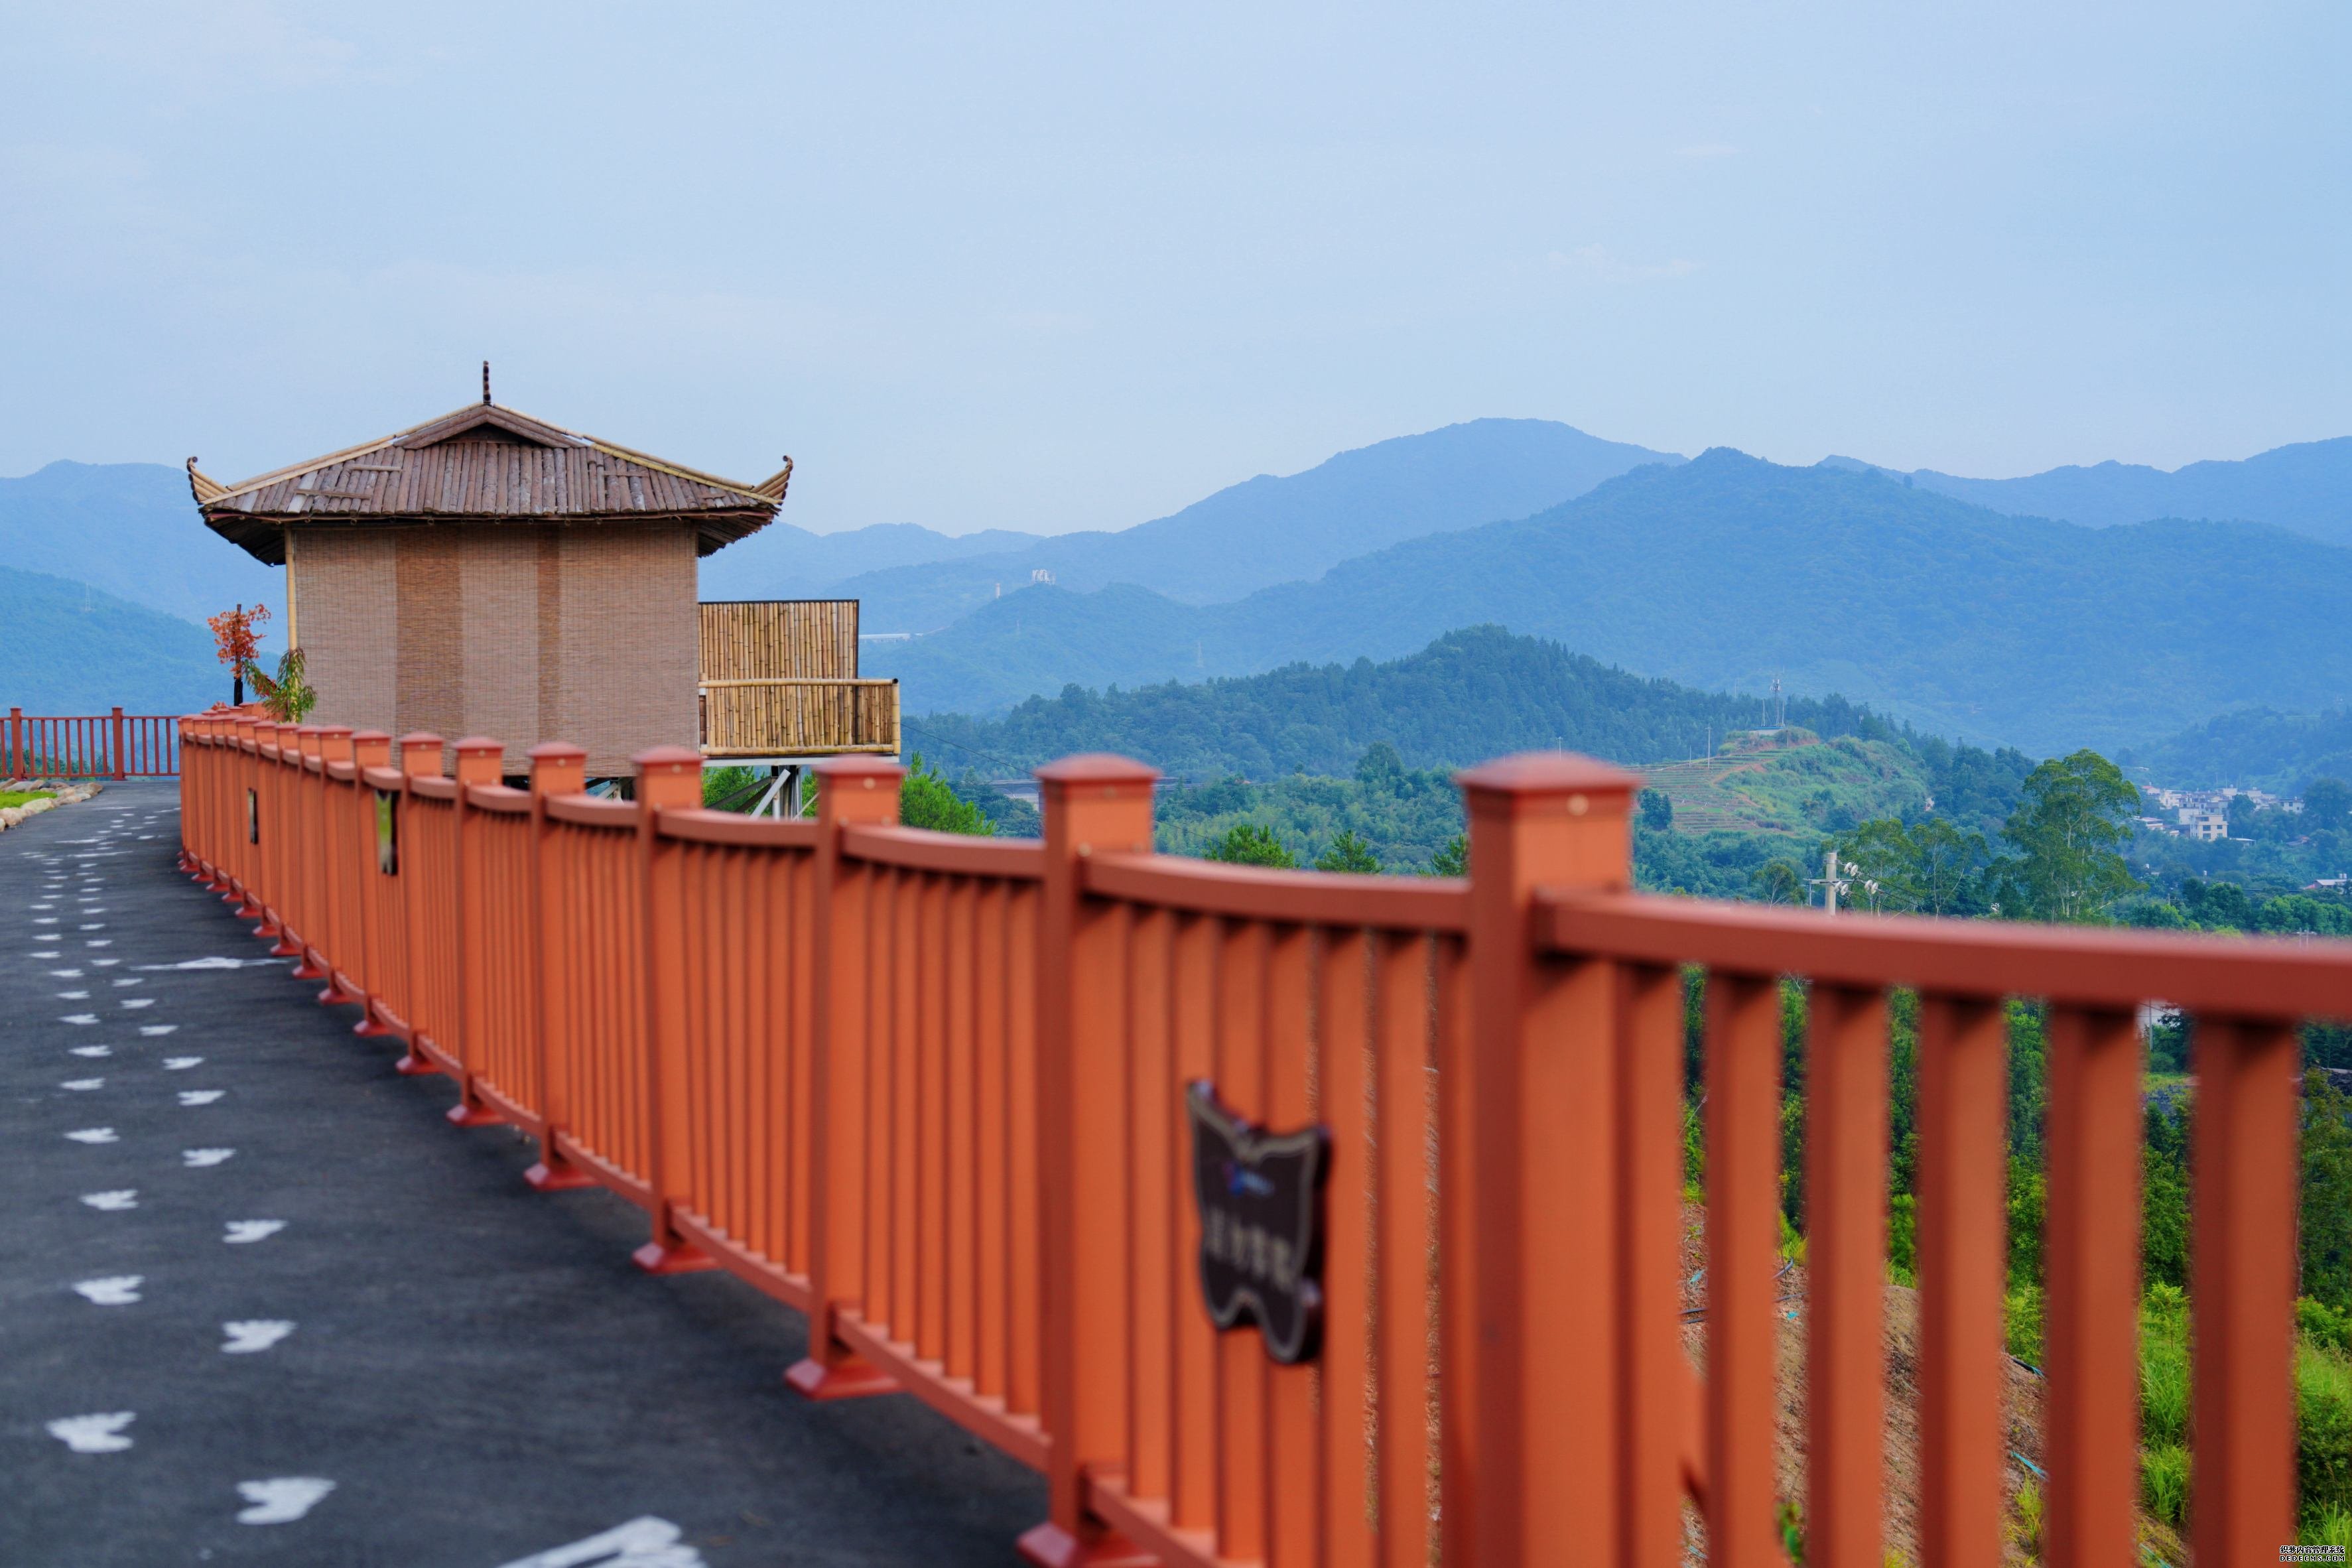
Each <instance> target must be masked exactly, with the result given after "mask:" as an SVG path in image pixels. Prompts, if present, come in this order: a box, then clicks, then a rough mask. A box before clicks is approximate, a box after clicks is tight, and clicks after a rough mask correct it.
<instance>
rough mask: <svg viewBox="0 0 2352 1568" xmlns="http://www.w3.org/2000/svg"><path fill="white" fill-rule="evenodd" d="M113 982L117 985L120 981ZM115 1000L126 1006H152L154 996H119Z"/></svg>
mask: <svg viewBox="0 0 2352 1568" xmlns="http://www.w3.org/2000/svg"><path fill="white" fill-rule="evenodd" d="M115 984H118V985H119V984H121V981H117V982H115ZM116 1000H117V1001H119V1002H121V1004H122V1005H124V1006H126V1007H152V1006H153V1005H155V998H153V997H152V996H121V997H117V998H116Z"/></svg>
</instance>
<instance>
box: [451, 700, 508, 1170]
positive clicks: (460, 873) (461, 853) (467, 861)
mask: <svg viewBox="0 0 2352 1568" xmlns="http://www.w3.org/2000/svg"><path fill="white" fill-rule="evenodd" d="M505 755H506V747H505V746H504V745H503V744H502V743H501V742H497V741H493V740H491V739H489V738H488V736H484V735H469V736H467V738H466V739H464V740H462V741H460V742H457V799H456V800H455V801H453V802H452V803H451V805H452V807H453V810H454V815H453V816H451V818H450V837H451V839H452V841H453V842H454V843H455V845H456V847H457V848H456V854H455V857H454V859H453V862H452V865H453V868H454V877H453V882H454V885H455V889H456V897H455V899H454V900H452V901H453V902H454V904H455V905H456V912H457V963H456V966H455V970H454V980H455V984H454V986H453V995H452V997H451V1002H452V1005H451V1007H450V1009H449V1016H448V1017H447V1018H446V1019H445V1020H443V1021H442V1022H441V1026H442V1027H443V1028H446V1029H447V1030H448V1031H449V1035H450V1037H449V1038H446V1039H441V1040H440V1044H441V1047H442V1048H443V1049H444V1050H445V1051H446V1052H447V1053H448V1054H449V1055H450V1056H451V1057H452V1058H455V1059H456V1061H457V1104H455V1105H453V1106H451V1107H450V1108H449V1121H450V1123H451V1125H453V1126H457V1127H486V1126H488V1125H490V1124H491V1123H493V1122H496V1121H498V1120H499V1115H498V1112H496V1111H494V1110H491V1109H490V1108H489V1107H488V1106H487V1105H485V1104H483V1103H482V1100H481V1096H480V1095H479V1094H478V1093H477V1092H475V1089H474V1077H475V1075H476V1074H477V1073H478V1072H480V1071H481V1068H482V1061H483V1056H484V1045H485V1042H486V1041H487V1040H488V1038H489V1031H490V1016H489V1000H490V987H489V985H488V984H487V983H486V974H487V970H486V967H485V966H486V965H487V963H488V962H489V958H490V953H491V932H490V931H489V929H488V907H489V901H488V896H487V889H486V888H485V886H484V879H485V878H486V877H487V876H488V871H489V856H488V853H487V850H488V846H487V845H485V844H484V843H483V834H482V829H481V828H480V826H478V824H477V823H476V822H475V820H474V817H475V812H474V809H473V802H472V800H471V798H470V797H469V796H468V795H467V791H468V790H470V789H472V788H473V786H474V785H476V784H497V783H498V782H499V777H500V776H501V775H500V768H501V766H502V760H503V758H504V757H505ZM436 1038H439V1037H437V1036H436Z"/></svg>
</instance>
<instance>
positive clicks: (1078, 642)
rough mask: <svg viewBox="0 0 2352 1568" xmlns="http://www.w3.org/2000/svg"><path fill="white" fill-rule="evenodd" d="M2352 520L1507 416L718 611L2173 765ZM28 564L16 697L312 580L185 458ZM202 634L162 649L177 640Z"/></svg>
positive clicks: (762, 578)
mask: <svg viewBox="0 0 2352 1568" xmlns="http://www.w3.org/2000/svg"><path fill="white" fill-rule="evenodd" d="M2347 498H2352V437H2347V438H2345V439H2341V440H2334V441H2322V442H2315V443H2308V444H2305V445H2302V446H2295V447H2280V448H2278V449H2277V450H2275V451H2272V452H2266V453H2263V454H2262V455H2261V456H2259V457H2256V458H2248V459H2246V460H2244V461H2242V462H2217V463H2195V464H2190V465H2189V466H2188V467H2186V468H2181V469H2179V470H2178V471H2176V472H2173V473H2164V472H2161V471H2159V470H2157V469H2153V468H2138V467H2131V466H2126V465H2122V464H2116V463H2104V464H2100V465H2097V466H2095V467H2092V468H2059V469H2053V470H2051V471H2050V472H2048V473H2045V474H2038V475H2032V476H2029V477H2026V478H2022V479H1993V480H1987V479H1960V478H1955V477H1953V476H1950V475H1945V474H1940V473H1936V472H1933V471H1930V470H1920V471H1918V472H1916V473H1913V474H1908V475H1903V474H1896V473H1894V472H1893V471H1892V470H1885V469H1878V468H1872V467H1871V466H1870V465H1867V464H1864V463H1860V462H1856V461H1854V460H1852V459H1847V458H1831V459H1827V460H1825V461H1824V462H1823V463H1822V464H1821V465H1818V466H1816V467H1815V468H1811V469H1792V468H1776V467H1774V466H1773V465H1770V464H1766V463H1761V462H1759V461H1757V460H1756V459H1753V458H1744V457H1741V456H1739V455H1738V454H1736V453H1730V452H1723V451H1718V452H1712V453H1709V454H1707V455H1706V458H1702V459H1700V460H1697V461H1695V462H1691V463H1687V464H1685V461H1684V459H1682V458H1679V457H1677V456H1676V455H1675V454H1673V453H1664V452H1655V451H1652V450H1649V449H1647V448H1644V447H1635V446H1628V445H1624V444H1621V443H1615V442H1609V441H1604V440H1601V439H1599V438H1597V437H1591V436H1589V435H1586V434H1584V433H1583V432H1581V431H1579V430H1575V429H1573V428H1571V427H1570V426H1565V425H1559V424H1555V423H1550V422H1546V421H1539V420H1508V419H1484V420H1475V421H1471V422H1469V423H1466V424H1463V425H1456V426H1447V427H1445V428H1444V429H1440V430H1434V431H1430V432H1427V433H1425V434H1423V435H1418V436H1411V437H1400V438H1398V439H1395V440H1391V441H1383V442H1380V443H1377V444H1375V445H1373V446H1370V447H1363V448H1361V449H1360V450H1356V451H1351V452H1345V453H1341V454H1339V456H1337V457H1335V458H1331V459H1330V460H1329V461H1328V462H1325V463H1323V464H1320V465H1318V466H1317V467H1316V468H1310V469H1307V470H1306V471H1304V472H1302V473H1297V474H1293V475H1290V476H1287V477H1284V478H1273V477H1267V476H1260V477H1259V478H1256V479H1250V480H1248V481H1245V482H1244V483H1242V484H1238V485H1234V486H1231V487H1229V488H1227V489H1223V490H1220V491H1218V492H1217V493H1216V494H1214V495H1212V496H1209V497H1207V498H1206V499H1204V500H1201V501H1199V502H1196V503H1194V504H1193V505H1192V506H1190V507H1186V508H1184V509H1183V510H1181V511H1178V512H1176V513H1173V514H1171V516H1168V517H1165V518H1161V519H1159V520H1156V521H1151V522H1147V523H1143V524H1140V525H1138V526H1136V527H1133V528H1129V529H1126V530H1123V531H1115V532H1086V533H1076V534H1066V535H1061V536H1056V537H1039V536H1036V535H1032V534H1028V533H1023V532H1017V531H1002V530H1000V531H990V532H987V533H982V534H971V535H964V536H961V537H956V536H950V535H947V534H944V533H940V532H937V531H932V530H929V529H926V528H921V527H918V526H915V525H913V524H894V525H888V526H884V527H875V528H866V529H859V530H855V531H847V532H843V533H835V534H829V535H818V534H814V533H810V532H807V531H803V530H801V529H798V528H794V527H792V526H790V525H789V524H778V525H774V526H772V527H771V528H769V529H768V530H766V531H763V532H762V533H761V534H759V535H755V536H754V537H753V538H752V539H751V540H750V541H747V542H744V543H741V544H739V545H736V546H734V547H732V548H730V549H729V550H726V551H723V552H719V554H718V555H716V556H713V557H711V558H710V559H709V560H708V561H706V562H705V563H704V564H703V569H702V571H703V592H704V594H705V595H706V596H709V597H714V598H717V597H802V596H831V595H852V596H857V597H860V598H862V599H864V601H865V605H866V609H865V615H864V617H863V618H864V625H865V629H866V630H867V631H869V632H889V631H909V632H929V631H931V630H932V629H933V628H944V629H941V630H939V631H938V632H937V634H936V635H932V636H927V637H920V638H919V639H918V640H916V641H914V642H912V643H902V644H888V643H882V644H874V643H869V644H868V645H867V653H866V663H867V668H868V671H869V673H897V674H900V675H902V676H904V677H905V679H907V681H908V691H907V700H908V710H909V711H910V712H914V713H917V714H920V713H923V712H927V711H935V710H947V709H960V710H972V711H1002V710H1004V709H1006V708H1008V707H1010V706H1012V705H1013V704H1014V703H1015V702H1017V701H1019V700H1021V699H1023V698H1024V697H1027V696H1029V695H1030V694H1032V693H1036V692H1049V693H1050V692H1056V691H1059V690H1060V689H1062V688H1063V687H1064V686H1065V685H1066V684H1069V683H1073V682H1075V683H1077V684H1079V685H1081V686H1087V687H1101V686H1104V685H1107V684H1108V683H1110V682H1114V681H1117V682H1121V683H1129V684H1132V683H1137V682H1150V681H1162V680H1167V679H1192V680H1198V679H1205V678H1206V677H1209V676H1211V675H1217V674H1243V673H1248V672H1252V671H1257V670H1264V669H1268V668H1276V667H1278V666H1280V665H1283V664H1286V663H1289V662H1292V661H1295V660H1297V659H1302V658H1305V659H1312V660H1324V659H1333V658H1338V659H1351V658H1358V657H1361V656H1367V655H1369V656H1374V657H1390V656H1394V655H1399V654H1402V653H1404V652H1407V651H1409V650H1411V649H1413V648H1417V647H1421V646H1423V644H1425V643H1426V642H1428V641H1429V639H1430V638H1432V637H1436V636H1439V635H1441V634H1443V633H1445V632H1448V631H1451V630H1453V629H1455V628H1458V627H1462V626H1471V625H1476V624H1480V623H1497V624H1501V625H1505V626H1508V627H1509V628H1510V629H1511V630H1513V631H1515V632H1524V633H1531V634H1536V635H1539V636H1543V637H1552V638H1556V639H1558V640H1559V641H1560V642H1561V643H1563V644H1564V645H1565V646H1566V647H1570V648H1573V649H1575V650H1577V651H1579V652H1580V653H1584V654H1588V655H1591V656H1593V657H1596V658H1602V659H1605V660H1609V661H1612V662H1615V663H1618V664H1622V666H1624V667H1625V668H1628V669H1632V670H1637V671H1640V672H1642V673H1643V675H1645V676H1655V677H1672V678H1674V679H1678V680H1682V681H1685V682H1690V683H1694V684H1696V685H1700V686H1705V687H1728V688H1734V689H1748V690H1757V689H1762V688H1763V687H1764V686H1765V685H1767V684H1769V680H1770V679H1772V677H1773V676H1774V675H1776V674H1777V675H1779V676H1780V678H1781V679H1783V681H1784V683H1785V685H1786V686H1787V687H1788V689H1790V690H1791V691H1794V692H1811V693H1815V694H1819V693H1823V692H1829V691H1839V692H1843V693H1844V694H1845V695H1846V696H1848V697H1850V698H1853V699H1854V700H1864V701H1868V702H1870V703H1871V704H1872V705H1873V706H1874V707H1875V708H1878V709H1879V710H1882V711H1885V712H1887V713H1889V714H1892V715H1894V716H1895V717H1896V718H1898V719H1909V720H1912V721H1916V722H1918V723H1920V724H1922V725H1924V726H1927V727H1931V728H1934V729H1936V730H1938V731H1945V732H1951V733H1958V734H1959V735H1962V736H1965V737H1968V738H1971V739H1976V740H1980V741H2008V742H2019V743H2022V744H2025V745H2028V746H2032V747H2036V748H2040V749H2043V750H2054V749H2070V748H2071V747H2073V746H2075V745H2080V744H2084V743H2086V742H2087V743H2095V744H2101V745H2108V746H2123V745H2135V744H2136V745H2139V746H2142V747H2147V746H2152V745H2155V744H2156V743H2158V741H2160V740H2161V738H2162V737H2164V736H2167V735H2170V734H2173V733H2175V732H2176V731H2180V730H2181V729H2182V728H2183V726H2185V725H2190V724H2194V723H2197V722H2199V721H2202V720H2204V719H2206V718H2208V717H2209V716H2210V715H2212V714H2213V713H2215V712H2217V711H2225V710H2231V709H2234V708H2242V707H2247V706H2250V705H2251V706H2263V705H2266V706H2268V707H2270V708H2272V709H2276V710H2316V709H2321V708H2325V707H2326V706H2328V705H2329V704H2331V703H2338V702H2340V701H2341V700H2342V695H2343V693H2344V691H2345V690H2346V689H2347V685H2346V683H2345V681H2344V679H2343V678H2344V676H2345V674H2346V673H2347V671H2346V668H2345V660H2346V658H2347V656H2346V655H2345V654H2344V653H2342V652H2340V651H2339V650H2338V648H2337V647H2336V639H2333V638H2332V637H2331V636H2330V635H2329V629H2328V627H2327V625H2326V619H2325V616H2326V611H2325V608H2324V607H2325V606H2327V605H2332V604H2333V603H2335V602H2336V598H2337V597H2338V596H2340V595H2341V593H2342V591H2343V589H2344V587H2345V585H2346V572H2347V562H2352V554H2347V552H2346V550H2345V549H2344V548H2342V547H2341V546H2343V545H2345V544H2352V521H2347V505H2348V504H2352V503H2347ZM787 515H789V509H788V512H787ZM2158 519H2164V520H2166V521H2157V520H2158ZM2182 519H2186V520H2189V521H2181V520H2182ZM2200 519H2202V520H2207V521H2197V520H2200ZM2053 520H2063V521H2053ZM2263 524H2269V525H2273V526H2269V527H2264V526H2261V525H2263ZM2075 525H2080V526H2075ZM2315 541H2327V542H2328V543H2325V544H2323V543H2318V542H2315ZM0 562H5V563H7V564H8V566H10V567H12V568H15V569H16V570H18V571H19V572H24V571H31V572H36V573H46V574H51V575H52V576H54V577H56V578H63V579H68V580H69V581H70V582H72V583H75V584H86V585H87V589H86V591H85V594H84V599H85V604H86V605H89V606H91V608H89V611H88V613H86V614H84V615H83V616H82V618H81V619H80V621H79V623H74V624H78V625H79V626H81V627H82V628H83V631H84V633H85V634H86V635H83V636H81V637H78V638H74V639H70V640H69V641H68V643H66V644H62V645H58V646H56V647H47V648H45V647H42V646H41V645H40V644H38V643H37V642H33V643H30V644H28V643H27V642H26V639H24V638H22V637H19V638H16V639H14V640H15V646H16V650H17V651H16V654H15V655H14V656H13V658H14V662H13V663H12V664H11V665H10V666H9V667H8V668H9V670H10V671H11V672H12V674H11V678H12V679H16V681H17V682H18V683H19V684H18V686H17V689H18V690H19V691H24V690H34V689H48V690H66V689H78V688H77V684H76V683H77V682H78V681H79V677H78V676H76V675H75V674H73V672H71V671H70V670H68V669H65V668H62V667H63V666H66V665H69V664H71V663H73V662H75V661H77V660H79V661H80V662H81V663H83V664H84V665H85V666H88V667H89V668H121V669H125V670H127V669H128V668H131V663H116V662H112V655H111V653H110V651H109V650H108V649H106V648H104V647H99V646H98V645H97V644H96V643H94V642H93V641H92V639H91V637H90V636H89V635H87V634H90V633H95V632H98V631H99V630H100V628H101V624H102V625H103V626H107V627H111V628H113V629H112V630H110V631H107V632H106V634H105V635H106V636H109V637H130V636H138V637H145V636H146V635H147V633H145V632H135V633H134V631H133V629H132V628H133V626H134V623H132V622H131V621H127V620H122V619H121V618H120V617H119V616H117V617H115V618H113V619H109V618H108V616H104V615H99V609H100V608H101V607H103V606H102V605H101V604H100V600H98V599H94V598H91V597H90V596H89V595H90V593H91V592H95V593H97V594H100V595H112V596H113V598H114V599H116V600H121V601H129V602H130V603H131V605H143V606H145V607H147V608H148V609H151V610H155V611H161V612H163V613H164V614H165V615H168V616H176V617H180V620H181V623H182V624H183V625H184V626H185V625H187V624H188V623H194V622H195V621H197V620H199V619H200V618H201V617H202V616H205V615H207V614H210V613H213V612H215V611H217V610H219V609H222V608H225V607H226V606H228V605H232V604H235V603H237V602H240V601H242V602H245V603H247V604H250V603H253V602H255V601H257V600H259V601H264V602H268V603H269V604H270V605H272V607H273V608H276V609H278V611H279V612H280V614H281V615H282V613H283V605H280V604H279V602H278V601H279V600H280V599H281V598H282V596H283V592H284V590H283V586H282V578H281V577H280V575H279V574H278V573H276V572H274V571H272V570H271V569H269V568H266V567H263V566H261V565H259V564H258V563H255V562H253V561H252V560H251V559H250V558H249V557H247V556H246V555H245V554H244V553H243V552H239V551H237V550H236V549H234V548H233V547H231V546H229V545H227V544H226V543H224V542H221V541H219V540H218V539H216V538H215V537H214V536H213V535H212V534H211V533H210V532H209V531H207V530H205V528H204V527H203V526H202V525H201V523H200V522H199V521H197V519H196V517H195V515H194V507H193V505H192V504H191V502H190V500H189V497H188V494H187V489H186V480H185V478H184V475H183V474H182V473H181V472H180V470H179V469H177V468H166V467H161V466H151V465H144V464H121V465H108V466H91V465H85V464H79V463H54V464H51V465H49V466H48V467H47V468H43V469H42V470H40V471H39V472H38V473H36V474H33V475H30V476H27V477H26V478H23V479H0ZM1040 573H1044V574H1048V575H1050V577H1051V579H1052V583H1051V584H1050V585H1039V584H1035V583H1034V582H1033V579H1034V578H1035V576H1036V574H1040ZM999 595H1002V596H1001V597H1000V596H999ZM19 596H20V597H21V598H22V599H23V601H24V602H25V603H26V604H27V605H31V604H33V603H34V602H35V601H39V602H40V603H42V604H48V603H51V602H52V601H53V600H54V592H53V591H52V590H47V589H45V590H43V591H42V593H40V594H25V593H22V592H20V594H19ZM0 608H5V606H0ZM28 613H29V612H28ZM43 613H46V611H45V612H43ZM108 614H109V615H111V614H112V611H111V610H110V611H109V612H108ZM94 615H98V619H97V620H92V619H91V618H90V616H94ZM27 624H29V623H27ZM138 624H140V625H144V624H145V623H138ZM188 633H189V634H190V635H195V636H199V637H200V636H201V635H202V634H201V631H200V629H199V628H196V627H194V626H188ZM182 636H183V634H179V633H173V634H170V635H165V634H164V632H163V630H162V629H161V628H156V630H155V637H156V639H157V640H156V642H155V646H156V647H158V648H159V649H162V648H165V647H167V645H170V644H172V643H173V641H174V639H175V638H181V637H182ZM162 657H163V658H165V661H166V662H167V663H168V662H169V660H170V658H172V657H173V656H171V655H169V654H168V653H165V654H163V656H162ZM131 662H135V661H131ZM26 681H32V682H36V683H37V684H36V685H26V684H24V683H25V682H26ZM163 686H164V687H165V688H167V689H168V688H169V687H170V686H171V680H170V679H164V680H163ZM12 700H22V699H20V698H18V697H16V696H12V695H9V694H7V693H5V692H0V704H5V702H7V701H12ZM2231 733H2232V734H2235V733H2237V731H2231Z"/></svg>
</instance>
